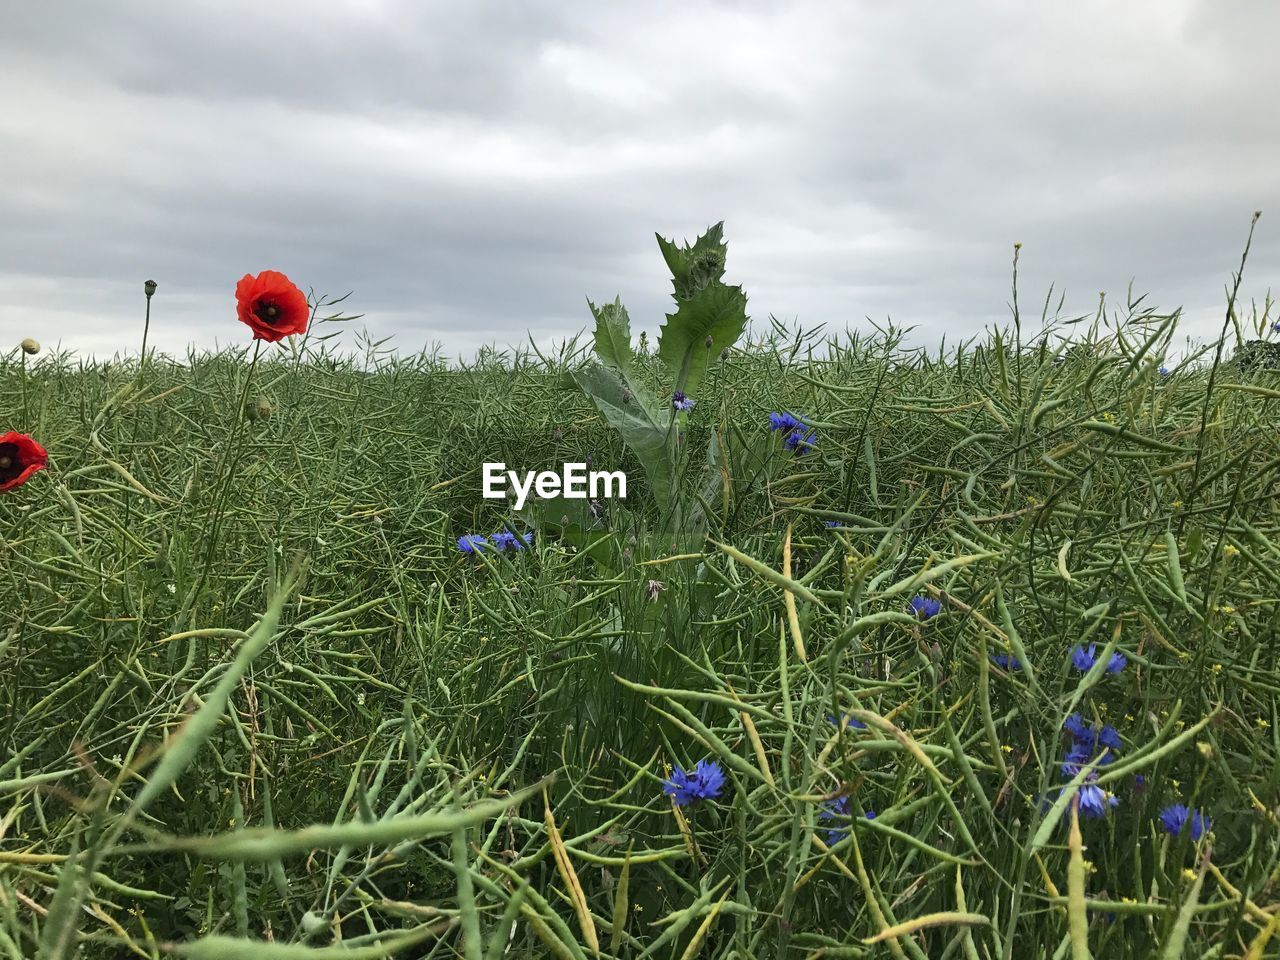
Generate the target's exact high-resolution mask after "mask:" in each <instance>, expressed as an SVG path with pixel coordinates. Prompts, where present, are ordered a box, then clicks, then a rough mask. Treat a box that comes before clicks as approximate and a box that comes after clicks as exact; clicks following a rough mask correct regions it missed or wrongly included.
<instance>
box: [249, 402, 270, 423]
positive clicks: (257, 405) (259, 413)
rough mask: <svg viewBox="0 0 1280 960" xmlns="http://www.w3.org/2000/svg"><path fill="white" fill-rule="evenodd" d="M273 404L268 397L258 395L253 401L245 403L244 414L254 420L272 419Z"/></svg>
mask: <svg viewBox="0 0 1280 960" xmlns="http://www.w3.org/2000/svg"><path fill="white" fill-rule="evenodd" d="M271 412H272V406H271V401H270V400H268V399H267V398H266V397H258V399H256V400H254V401H253V402H251V403H247V404H245V408H244V415H245V416H246V417H248V418H249V419H250V420H252V421H255V422H256V421H258V420H270V419H271Z"/></svg>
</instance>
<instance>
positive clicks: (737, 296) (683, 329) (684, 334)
mask: <svg viewBox="0 0 1280 960" xmlns="http://www.w3.org/2000/svg"><path fill="white" fill-rule="evenodd" d="M746 311H747V296H746V294H744V293H743V292H742V288H741V287H728V286H725V285H724V284H722V283H714V284H712V285H711V286H709V287H705V288H703V289H702V290H701V291H700V292H698V293H697V294H695V295H694V296H693V297H692V298H691V299H689V300H684V301H681V303H680V308H679V309H678V310H677V311H676V312H675V313H674V314H668V315H667V322H666V323H665V324H663V325H662V331H661V332H660V333H659V335H658V356H659V357H661V358H662V362H663V363H664V364H665V365H666V367H667V371H668V373H669V374H670V376H671V380H672V383H673V384H674V385H675V389H676V390H683V391H684V392H685V393H687V394H690V395H692V394H693V393H694V392H695V391H696V390H697V389H698V385H699V384H700V383H701V382H702V378H703V377H704V376H705V375H706V372H707V367H708V366H709V365H710V363H711V361H712V360H713V359H714V358H716V357H718V356H719V355H720V351H721V350H723V349H724V348H725V347H728V346H732V345H733V344H734V343H736V342H737V340H738V337H740V336H741V335H742V331H743V329H744V328H745V327H746V325H747V312H746ZM708 337H710V338H711V341H710V342H711V345H710V346H708V345H707V338H708Z"/></svg>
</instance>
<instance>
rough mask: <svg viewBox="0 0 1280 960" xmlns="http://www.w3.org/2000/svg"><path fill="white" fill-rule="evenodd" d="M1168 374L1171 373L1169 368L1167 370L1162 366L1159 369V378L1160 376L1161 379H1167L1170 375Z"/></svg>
mask: <svg viewBox="0 0 1280 960" xmlns="http://www.w3.org/2000/svg"><path fill="white" fill-rule="evenodd" d="M1170 372H1171V371H1170V370H1169V368H1168V367H1165V366H1162V367H1161V368H1160V376H1162V377H1167V376H1168V375H1169V374H1170Z"/></svg>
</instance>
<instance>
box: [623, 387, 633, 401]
mask: <svg viewBox="0 0 1280 960" xmlns="http://www.w3.org/2000/svg"><path fill="white" fill-rule="evenodd" d="M622 402H623V403H630V402H631V391H630V390H623V391H622Z"/></svg>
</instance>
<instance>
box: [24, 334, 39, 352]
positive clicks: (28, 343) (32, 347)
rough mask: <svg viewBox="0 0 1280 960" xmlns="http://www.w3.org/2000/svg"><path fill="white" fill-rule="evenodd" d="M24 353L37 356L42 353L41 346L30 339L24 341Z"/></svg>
mask: <svg viewBox="0 0 1280 960" xmlns="http://www.w3.org/2000/svg"><path fill="white" fill-rule="evenodd" d="M22 352H23V353H29V354H37V353H39V352H40V344H39V343H38V342H36V341H35V340H32V339H31V338H30V337H27V339H25V340H23V341H22Z"/></svg>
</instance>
